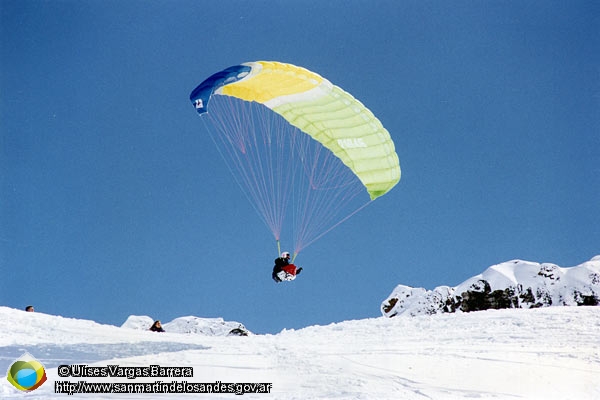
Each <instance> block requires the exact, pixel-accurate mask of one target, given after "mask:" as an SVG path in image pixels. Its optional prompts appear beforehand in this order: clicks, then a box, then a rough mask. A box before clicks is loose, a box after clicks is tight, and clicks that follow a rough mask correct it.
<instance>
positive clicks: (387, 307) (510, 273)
mask: <svg viewBox="0 0 600 400" xmlns="http://www.w3.org/2000/svg"><path fill="white" fill-rule="evenodd" d="M599 304H600V256H596V257H594V258H592V259H591V260H590V261H587V262H585V263H583V264H581V265H578V266H575V267H569V268H561V267H559V266H557V265H555V264H550V263H541V264H540V263H535V262H530V261H523V260H512V261H507V262H504V263H501V264H498V265H493V266H491V267H489V268H488V269H486V270H485V271H484V272H482V273H481V274H479V275H476V276H473V277H471V278H469V279H467V280H466V281H464V282H463V283H461V284H459V285H458V286H456V287H448V286H440V287H437V288H435V289H433V290H425V289H423V288H411V287H408V286H405V285H398V286H397V287H396V288H395V289H394V290H393V291H392V293H391V294H390V295H389V296H388V298H387V299H386V300H384V301H383V302H382V304H381V312H382V314H383V315H384V316H386V317H394V316H396V315H400V314H404V313H407V314H409V315H419V314H427V315H430V314H437V313H444V312H455V311H464V312H468V311H478V310H486V309H501V308H538V307H548V306H582V305H591V306H593V305H599Z"/></svg>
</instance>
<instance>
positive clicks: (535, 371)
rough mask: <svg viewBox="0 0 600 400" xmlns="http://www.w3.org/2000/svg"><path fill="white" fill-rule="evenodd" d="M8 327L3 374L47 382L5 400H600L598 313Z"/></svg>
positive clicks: (23, 318)
mask: <svg viewBox="0 0 600 400" xmlns="http://www.w3.org/2000/svg"><path fill="white" fill-rule="evenodd" d="M0 321H2V322H3V326H4V329H2V330H0V373H4V371H7V370H8V368H9V366H10V365H11V364H12V363H13V362H14V360H16V359H17V358H18V357H20V356H21V355H22V354H23V353H24V352H29V353H30V354H31V355H32V356H33V357H35V358H37V359H38V360H39V361H41V362H42V364H43V365H44V366H45V368H46V372H47V376H48V381H47V382H46V383H44V384H43V385H42V386H41V387H40V388H38V389H37V390H35V391H33V392H30V393H22V392H19V391H17V390H16V389H15V388H13V387H12V386H11V384H10V383H9V382H8V381H7V380H6V378H4V377H2V378H0V398H1V399H27V400H30V399H36V400H39V399H58V398H62V399H66V398H81V399H128V400H130V399H136V400H141V399H175V398H186V399H187V398H206V399H232V398H237V397H238V396H236V395H235V394H231V393H230V394H215V393H213V394H205V395H199V394H189V395H185V396H181V395H176V394H175V395H174V394H168V395H167V394H164V395H156V394H147V393H146V394H142V393H137V394H85V395H84V394H79V395H77V394H76V395H74V396H73V397H71V396H68V395H67V394H64V393H55V388H56V387H58V386H60V385H63V386H64V382H72V383H76V382H79V381H86V382H97V383H126V384H133V383H142V382H146V383H148V384H152V383H153V382H155V381H162V382H171V381H177V382H183V381H186V382H188V383H211V384H214V383H215V382H217V381H220V382H227V383H271V384H272V386H271V389H270V394H265V393H256V394H249V393H246V394H244V396H243V397H242V398H249V399H282V400H287V399H394V400H397V399H407V400H411V399H442V400H443V399H471V398H477V399H495V400H497V399H516V398H521V399H544V400H548V399H560V400H564V399H578V400H579V399H599V398H600V380H599V379H598V377H599V376H600V307H548V308H538V309H509V310H489V311H482V312H476V313H452V314H437V315H421V316H416V317H410V316H408V315H405V316H402V315H401V316H398V317H396V318H383V317H380V318H374V319H366V320H357V321H346V322H342V323H337V324H331V325H328V326H311V327H307V328H304V329H300V330H284V331H282V332H280V333H279V334H277V335H250V336H245V337H240V336H206V335H204V334H197V333H185V334H183V333H171V332H167V333H153V332H149V331H146V330H136V329H129V328H122V327H116V326H110V325H101V324H98V323H95V322H93V321H86V320H77V319H71V318H63V317H60V316H53V315H47V314H41V313H26V312H24V311H21V310H15V309H11V308H7V307H0ZM60 365H88V366H95V367H100V368H104V369H105V370H106V368H107V367H108V366H109V365H119V366H121V367H149V366H150V365H160V366H163V367H172V366H181V367H187V368H191V369H192V370H193V376H192V377H185V378H171V377H162V378H160V377H159V378H157V377H139V378H131V379H128V378H126V377H113V378H110V377H88V378H82V377H73V376H71V377H59V375H58V374H59V369H58V367H59V366H60ZM63 369H64V367H61V369H60V370H61V371H63ZM56 382H58V384H57V383H56ZM241 387H243V386H241ZM248 388H250V386H248Z"/></svg>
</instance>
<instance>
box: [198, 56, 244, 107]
mask: <svg viewBox="0 0 600 400" xmlns="http://www.w3.org/2000/svg"><path fill="white" fill-rule="evenodd" d="M251 69H252V67H250V66H247V65H234V66H233V67H229V68H227V69H224V70H223V71H220V72H217V73H216V74H213V75H211V76H210V77H209V78H208V79H206V80H205V81H204V82H202V83H201V84H200V85H198V86H197V87H196V89H194V90H193V91H192V93H191V94H190V100H191V101H192V103H193V104H194V106H195V107H196V111H198V114H204V113H205V112H207V108H208V101H209V100H210V96H212V94H213V93H214V91H215V90H217V89H218V88H220V87H221V86H225V85H227V84H229V83H233V82H237V81H239V80H240V79H242V78H244V77H245V76H246V75H248V74H249V73H250V70H251Z"/></svg>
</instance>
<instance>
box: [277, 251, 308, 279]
mask: <svg viewBox="0 0 600 400" xmlns="http://www.w3.org/2000/svg"><path fill="white" fill-rule="evenodd" d="M290 258H291V256H290V253H289V252H287V251H284V252H283V253H281V257H277V258H276V259H275V266H274V267H273V274H272V275H271V276H272V277H273V280H274V281H275V282H281V281H293V280H294V279H296V275H298V274H299V273H300V272H301V271H302V268H296V266H295V265H294V264H291V263H290Z"/></svg>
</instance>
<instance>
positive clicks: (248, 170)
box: [190, 61, 400, 254]
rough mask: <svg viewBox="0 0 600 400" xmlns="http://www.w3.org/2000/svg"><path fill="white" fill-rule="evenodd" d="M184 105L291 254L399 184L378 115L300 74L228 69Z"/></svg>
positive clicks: (276, 67) (260, 64)
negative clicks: (288, 232)
mask: <svg viewBox="0 0 600 400" xmlns="http://www.w3.org/2000/svg"><path fill="white" fill-rule="evenodd" d="M190 100H191V101H192V103H193V104H194V106H195V107H196V110H197V112H198V113H199V114H201V115H203V116H206V118H203V119H204V120H205V122H206V123H207V125H208V126H209V131H210V132H211V134H213V140H214V141H215V143H216V144H217V147H218V148H219V150H220V152H221V154H223V157H224V158H225V160H226V162H227V164H228V165H229V166H230V168H231V170H232V172H233V174H234V177H235V178H236V180H237V181H238V183H239V184H240V186H241V187H242V189H243V190H244V192H245V194H246V195H247V197H248V198H249V199H250V200H251V202H252V204H253V205H254V207H255V209H256V210H257V212H258V214H259V215H260V216H261V217H262V218H263V220H264V221H265V223H266V224H267V226H269V228H270V229H271V231H272V232H273V235H274V236H275V239H276V240H277V241H279V240H280V236H281V233H282V229H283V227H284V226H287V225H285V224H289V225H291V229H292V231H293V236H294V254H297V253H298V252H299V251H300V250H301V249H302V248H305V247H306V246H308V245H309V244H310V243H313V242H314V241H315V240H317V239H318V238H320V237H321V236H322V235H323V234H325V233H326V232H328V231H330V230H331V229H333V228H334V227H335V226H337V225H338V224H339V223H341V222H342V221H344V220H346V219H347V218H348V217H350V216H351V215H353V214H354V213H355V212H357V211H358V210H360V209H361V208H363V207H364V206H365V205H366V204H368V203H370V201H372V200H375V199H377V198H378V197H380V196H382V195H384V194H386V193H387V192H389V191H390V190H391V189H392V188H393V187H394V186H395V185H396V184H397V183H398V181H399V179H400V165H399V162H398V156H397V154H396V151H395V146H394V143H393V141H392V140H391V137H390V135H389V133H388V131H387V130H386V129H385V128H384V127H383V125H382V124H381V122H380V121H379V119H377V118H376V117H375V116H374V115H373V113H372V112H371V111H370V110H368V109H367V108H366V107H365V106H364V105H363V104H362V103H361V102H359V101H358V100H356V99H355V98H354V97H353V96H352V95H350V94H349V93H347V92H346V91H344V90H343V89H341V88H339V87H337V86H335V85H333V84H332V83H331V82H330V81H328V80H327V79H325V78H323V77H321V76H320V75H318V74H316V73H314V72H311V71H309V70H307V69H305V68H302V67H298V66H295V65H291V64H284V63H280V62H268V61H257V62H248V63H244V64H240V65H236V66H232V67H229V68H227V69H224V70H222V71H219V72H217V73H215V74H213V75H212V76H210V77H209V78H208V79H206V80H205V81H203V82H202V83H201V84H200V85H199V86H198V87H196V89H194V91H192V93H191V95H190ZM365 196H366V197H365ZM284 221H288V222H284Z"/></svg>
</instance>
